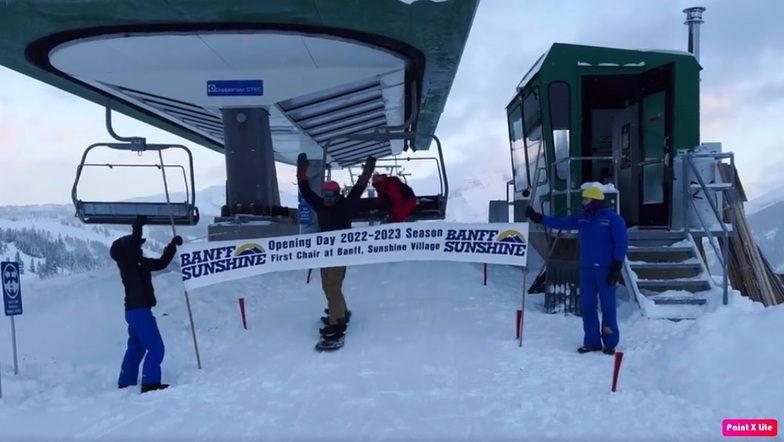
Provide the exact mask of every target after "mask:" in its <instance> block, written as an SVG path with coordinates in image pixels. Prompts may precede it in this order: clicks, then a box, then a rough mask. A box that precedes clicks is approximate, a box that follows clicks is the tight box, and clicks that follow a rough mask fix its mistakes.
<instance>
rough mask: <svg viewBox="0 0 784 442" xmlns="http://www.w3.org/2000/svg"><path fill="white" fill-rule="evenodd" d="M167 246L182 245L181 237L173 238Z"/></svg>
mask: <svg viewBox="0 0 784 442" xmlns="http://www.w3.org/2000/svg"><path fill="white" fill-rule="evenodd" d="M169 244H173V245H175V246H177V247H179V246H181V245H182V237H181V236H180V235H177V236H175V237H174V238H172V240H171V242H170V243H169Z"/></svg>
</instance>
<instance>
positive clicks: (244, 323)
mask: <svg viewBox="0 0 784 442" xmlns="http://www.w3.org/2000/svg"><path fill="white" fill-rule="evenodd" d="M240 315H241V316H242V328H244V329H245V330H247V329H248V322H247V321H246V320H245V298H240Z"/></svg>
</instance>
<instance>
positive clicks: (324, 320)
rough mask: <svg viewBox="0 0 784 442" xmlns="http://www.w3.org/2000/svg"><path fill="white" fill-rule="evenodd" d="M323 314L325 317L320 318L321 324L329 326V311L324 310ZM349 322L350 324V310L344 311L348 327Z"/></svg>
mask: <svg viewBox="0 0 784 442" xmlns="http://www.w3.org/2000/svg"><path fill="white" fill-rule="evenodd" d="M324 313H325V314H326V315H327V316H322V317H321V323H322V324H324V325H329V309H328V308H325V309H324ZM349 322H351V310H346V325H348V323H349Z"/></svg>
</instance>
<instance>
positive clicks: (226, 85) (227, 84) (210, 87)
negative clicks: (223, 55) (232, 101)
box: [207, 80, 264, 97]
mask: <svg viewBox="0 0 784 442" xmlns="http://www.w3.org/2000/svg"><path fill="white" fill-rule="evenodd" d="M207 96H208V97H262V96H264V80H211V81H208V82H207Z"/></svg>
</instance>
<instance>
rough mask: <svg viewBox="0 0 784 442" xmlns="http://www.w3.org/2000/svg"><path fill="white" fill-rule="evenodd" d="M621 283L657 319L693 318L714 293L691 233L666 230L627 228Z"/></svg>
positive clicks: (713, 285) (646, 314)
mask: <svg viewBox="0 0 784 442" xmlns="http://www.w3.org/2000/svg"><path fill="white" fill-rule="evenodd" d="M623 284H624V285H625V286H626V288H627V290H629V292H630V294H632V295H633V296H634V297H635V299H636V300H637V303H638V304H639V305H640V308H641V310H642V313H643V315H645V316H646V317H648V318H658V319H692V318H694V317H696V315H697V314H699V313H700V312H701V311H702V308H701V306H703V305H705V304H706V303H707V302H708V299H709V297H710V295H713V296H715V294H716V293H717V291H716V289H717V285H716V283H715V282H714V281H713V278H712V277H711V275H710V273H709V272H708V269H707V268H706V266H705V263H704V262H703V260H702V257H701V256H700V252H699V249H698V248H697V244H696V243H695V239H694V237H693V236H692V235H691V234H690V233H685V232H673V231H666V230H664V231H646V230H629V250H628V252H627V254H626V261H625V263H624V269H623Z"/></svg>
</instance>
